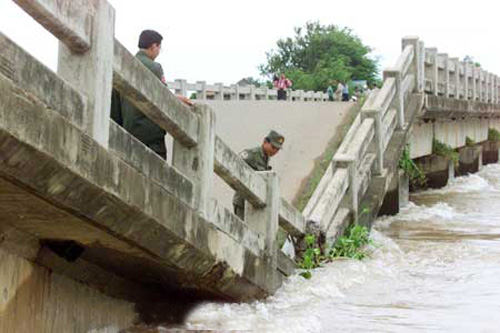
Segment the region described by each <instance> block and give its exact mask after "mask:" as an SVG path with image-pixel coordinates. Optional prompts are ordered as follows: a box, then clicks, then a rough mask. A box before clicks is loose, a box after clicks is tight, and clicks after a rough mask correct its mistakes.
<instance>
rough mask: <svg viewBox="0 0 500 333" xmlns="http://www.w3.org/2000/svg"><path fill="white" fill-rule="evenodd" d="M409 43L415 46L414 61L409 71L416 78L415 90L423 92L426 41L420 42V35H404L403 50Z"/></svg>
mask: <svg viewBox="0 0 500 333" xmlns="http://www.w3.org/2000/svg"><path fill="white" fill-rule="evenodd" d="M408 45H412V46H413V61H412V64H411V67H410V71H409V73H411V74H413V75H414V78H415V84H414V85H413V86H414V89H413V90H414V91H415V92H421V91H423V89H424V60H425V59H424V54H423V53H424V43H423V42H420V41H419V40H418V37H415V36H408V37H404V38H403V41H402V50H404V49H405V48H406V46H408Z"/></svg>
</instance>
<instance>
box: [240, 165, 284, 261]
mask: <svg viewBox="0 0 500 333" xmlns="http://www.w3.org/2000/svg"><path fill="white" fill-rule="evenodd" d="M259 173H260V174H261V175H262V176H263V177H264V178H265V179H266V182H267V197H266V206H265V207H264V208H254V207H253V206H252V205H251V204H250V203H249V202H248V201H245V222H246V223H247V224H248V225H249V226H250V228H251V229H253V230H255V231H257V232H258V233H260V234H261V235H263V236H264V237H265V244H266V246H265V254H266V256H267V257H268V259H269V260H270V262H271V265H273V266H275V267H276V266H277V254H278V253H277V251H278V246H277V242H276V235H277V232H278V215H279V207H280V206H279V205H280V191H279V177H278V175H277V174H276V173H274V172H273V171H262V172H259Z"/></svg>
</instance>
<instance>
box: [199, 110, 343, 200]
mask: <svg viewBox="0 0 500 333" xmlns="http://www.w3.org/2000/svg"><path fill="white" fill-rule="evenodd" d="M203 103H206V104H207V105H209V106H210V107H212V108H213V110H214V111H215V114H216V117H217V121H216V133H217V135H218V136H219V137H220V138H222V139H223V140H224V142H225V143H226V144H227V145H228V146H229V147H230V148H231V149H232V150H234V151H235V152H240V151H241V150H243V149H245V148H250V147H254V146H257V145H260V144H261V142H262V140H263V139H264V137H265V136H266V135H267V133H268V132H269V130H271V129H274V130H277V131H278V132H280V133H282V134H283V135H284V136H285V143H284V146H283V149H282V151H280V152H279V153H278V155H276V156H275V157H274V158H273V159H272V160H271V165H272V166H273V170H275V171H276V172H277V173H278V175H279V177H280V190H281V196H282V197H283V198H285V199H286V200H287V201H289V202H291V201H292V199H293V197H294V196H295V193H296V192H297V191H298V189H299V187H300V184H301V182H302V180H303V179H304V178H305V177H306V176H307V175H308V174H309V172H310V171H311V170H312V168H313V166H314V160H315V159H316V158H317V157H318V156H320V155H321V154H322V153H323V151H324V150H325V149H326V147H327V144H328V142H329V140H330V139H331V138H332V137H333V136H334V134H335V131H336V130H337V127H338V125H339V124H340V123H341V122H342V120H343V119H344V117H345V116H347V114H348V113H347V111H348V109H349V108H350V107H351V106H352V105H353V104H352V103H350V102H349V103H346V102H331V103H324V102H300V103H299V102H293V103H292V102H277V101H236V102H233V101H203ZM214 192H215V196H216V197H217V198H218V199H219V201H220V202H221V203H222V204H223V205H224V206H226V207H228V208H232V204H231V200H232V195H233V190H232V189H231V188H229V186H227V185H226V184H225V183H224V182H222V180H220V179H216V181H215V184H214Z"/></svg>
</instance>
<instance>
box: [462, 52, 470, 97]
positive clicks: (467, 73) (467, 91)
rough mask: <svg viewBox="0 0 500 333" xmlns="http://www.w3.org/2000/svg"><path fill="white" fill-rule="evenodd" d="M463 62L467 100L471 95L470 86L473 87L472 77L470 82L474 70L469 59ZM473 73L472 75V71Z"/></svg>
mask: <svg viewBox="0 0 500 333" xmlns="http://www.w3.org/2000/svg"><path fill="white" fill-rule="evenodd" d="M462 64H463V66H464V99H465V100H466V101H467V100H469V96H471V95H470V94H469V89H470V87H472V79H471V82H470V83H469V73H471V71H472V70H471V68H470V65H469V62H468V61H464V62H462ZM471 75H472V73H471ZM471 77H472V76H471Z"/></svg>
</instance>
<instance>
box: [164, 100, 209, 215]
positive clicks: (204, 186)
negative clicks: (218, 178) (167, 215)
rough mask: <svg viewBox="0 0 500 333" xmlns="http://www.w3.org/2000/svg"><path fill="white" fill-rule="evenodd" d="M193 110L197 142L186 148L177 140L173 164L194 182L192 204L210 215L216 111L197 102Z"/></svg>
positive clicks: (203, 213)
mask: <svg viewBox="0 0 500 333" xmlns="http://www.w3.org/2000/svg"><path fill="white" fill-rule="evenodd" d="M193 112H194V113H195V114H196V115H197V117H198V119H199V127H198V144H197V145H196V146H195V147H193V148H187V147H186V146H185V145H183V144H181V143H180V142H178V141H177V140H175V141H174V145H173V154H172V164H173V166H174V167H175V168H177V169H178V170H180V171H181V172H182V173H183V174H184V175H186V176H187V177H188V178H189V179H191V180H192V181H193V183H194V195H193V198H194V200H193V201H194V202H193V207H195V208H196V210H197V211H198V213H199V214H200V215H201V216H203V217H204V218H206V219H209V206H210V199H211V198H212V189H213V176H214V158H215V156H214V154H215V121H216V119H215V113H214V112H213V111H212V109H210V108H209V107H208V106H206V105H204V104H196V105H195V106H194V108H193Z"/></svg>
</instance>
